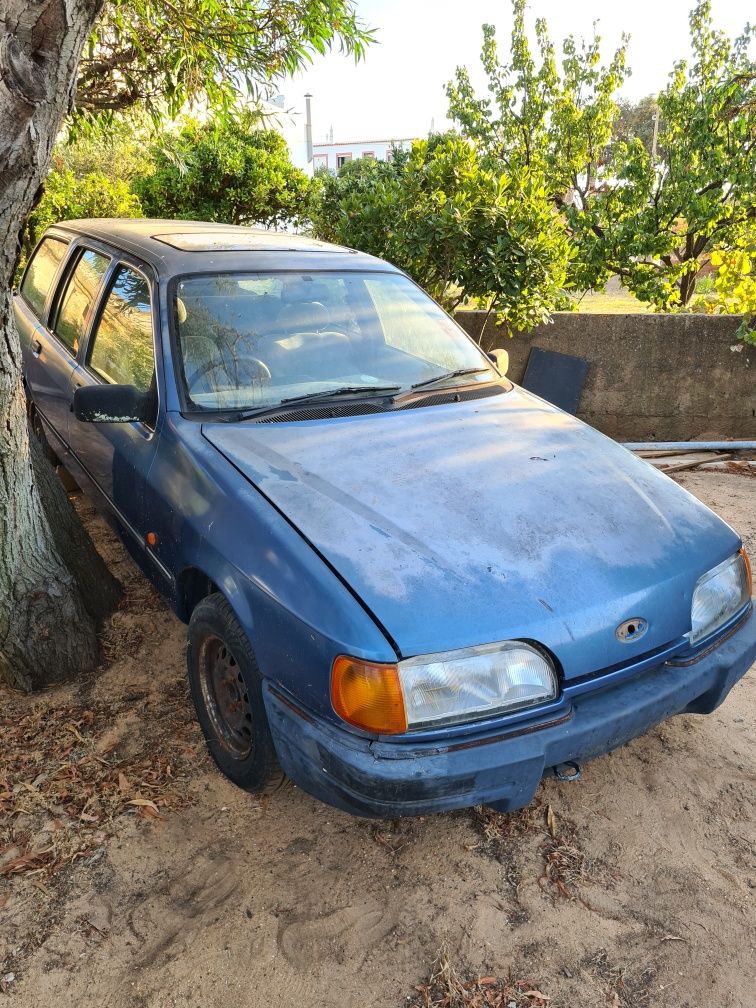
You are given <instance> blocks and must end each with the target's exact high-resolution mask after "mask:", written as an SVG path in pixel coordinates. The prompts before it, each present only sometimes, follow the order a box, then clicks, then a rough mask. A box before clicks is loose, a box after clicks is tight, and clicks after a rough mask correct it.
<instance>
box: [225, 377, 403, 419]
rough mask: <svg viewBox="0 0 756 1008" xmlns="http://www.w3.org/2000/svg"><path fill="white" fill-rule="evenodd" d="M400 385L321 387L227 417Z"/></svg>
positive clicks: (392, 389)
mask: <svg viewBox="0 0 756 1008" xmlns="http://www.w3.org/2000/svg"><path fill="white" fill-rule="evenodd" d="M401 387H402V386H401V385H342V386H341V387H340V388H335V389H323V391H322V392H307V393H306V394H305V395H301V396H291V397H290V398H288V399H281V400H280V401H279V402H277V403H267V404H266V405H264V406H258V407H257V408H256V409H248V410H242V411H241V412H239V411H238V410H236V411H235V412H234V413H233V414H232V415H231V416H230V417H229V419H231V420H234V421H239V420H251V419H252V418H253V417H256V416H262V414H264V413H274V412H275V411H276V410H279V409H282V408H285V407H287V406H291V405H293V404H294V403H301V402H314V401H316V400H320V399H336V398H338V397H339V396H345V395H357V394H358V393H360V392H368V393H378V392H398V391H399V389H400V388H401Z"/></svg>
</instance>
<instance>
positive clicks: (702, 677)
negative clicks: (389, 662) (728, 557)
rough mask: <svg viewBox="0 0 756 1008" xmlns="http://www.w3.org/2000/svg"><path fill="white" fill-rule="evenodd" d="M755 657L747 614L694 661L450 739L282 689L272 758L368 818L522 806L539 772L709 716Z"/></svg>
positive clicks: (273, 704)
mask: <svg viewBox="0 0 756 1008" xmlns="http://www.w3.org/2000/svg"><path fill="white" fill-rule="evenodd" d="M755 659H756V616H754V615H753V613H751V615H750V617H749V618H747V619H746V621H745V623H744V624H743V625H741V626H740V627H739V629H738V630H737V631H736V632H735V633H733V634H732V635H731V636H730V637H729V638H727V639H726V640H724V641H723V642H722V643H721V644H719V645H718V646H717V647H716V648H715V649H714V650H712V651H711V652H709V653H708V654H704V655H703V656H702V657H701V658H699V659H698V661H696V662H695V663H694V664H691V665H688V666H679V665H678V666H675V665H672V664H670V663H664V664H662V665H660V666H657V667H655V668H652V669H649V670H646V671H645V672H642V673H639V674H638V675H637V676H634V677H633V678H631V679H626V680H625V681H623V682H619V683H615V684H614V685H607V686H605V687H604V688H597V689H596V690H594V691H591V692H589V693H584V694H583V695H580V696H577V697H575V698H574V700H573V702H572V703H571V705H570V707H569V709H568V710H567V713H566V714H562V715H561V716H560V717H558V718H556V719H554V720H552V721H550V722H546V723H545V724H544V723H533V724H530V725H528V726H526V727H522V726H519V727H518V728H516V729H511V730H509V731H507V732H503V731H502V730H498V731H496V732H489V733H488V734H483V735H478V736H472V737H470V736H465V737H464V738H461V737H460V738H458V739H455V740H453V741H445V742H444V743H443V744H442V743H439V742H425V743H422V744H419V743H413V742H412V741H408V740H407V739H406V738H405V739H403V740H402V741H401V742H397V741H389V742H387V741H380V740H379V741H371V740H370V739H366V738H363V737H360V736H358V735H355V734H353V733H352V732H350V731H347V730H346V729H342V728H340V727H338V726H336V725H334V724H332V723H330V722H326V721H324V720H322V719H321V718H317V717H315V716H314V715H312V714H311V713H309V712H306V711H303V710H301V709H300V708H299V707H298V706H297V705H296V704H295V703H294V702H292V701H291V700H289V699H287V698H286V697H284V696H282V695H281V694H280V693H279V692H277V691H276V689H275V687H273V686H271V685H270V684H269V683H268V684H266V687H265V692H264V695H265V705H266V708H267V712H268V719H269V722H270V728H271V732H272V735H273V740H274V743H275V747H276V752H277V754H278V758H279V761H280V763H281V766H282V767H283V769H284V770H285V772H286V773H287V774H288V775H289V777H291V779H292V780H293V781H294V782H295V783H296V784H298V785H299V786H300V787H301V788H303V790H305V791H307V792H309V793H310V794H312V795H314V796H315V797H316V798H319V799H320V800H321V801H324V802H326V803H328V804H329V805H333V806H335V807H336V808H339V809H343V810H344V811H345V812H351V813H352V814H353V815H359V816H366V817H369V818H386V819H390V818H394V817H395V816H402V815H426V814H428V813H431V812H443V811H447V810H449V809H456V808H468V807H470V806H472V805H493V806H495V807H496V808H497V809H499V810H500V811H512V810H513V809H517V808H521V807H522V806H523V805H527V804H528V802H530V801H531V800H532V798H533V796H534V794H535V791H536V789H537V787H538V784H539V781H540V780H541V777H542V776H543V774H544V771H545V770H547V769H548V768H549V767H553V766H556V765H557V764H559V763H565V762H568V761H570V760H574V761H577V762H582V761H585V760H589V759H592V758H593V757H595V756H600V755H601V754H603V753H607V752H610V751H611V750H612V749H616V748H617V747H618V746H621V745H623V744H624V743H626V742H629V741H630V740H631V739H634V738H637V737H638V736H639V735H642V734H643V733H644V732H646V731H648V729H649V728H651V727H653V726H654V725H656V724H659V723H660V722H662V721H665V720H666V719H667V718H669V717H672V716H673V715H674V714H709V713H711V711H713V710H714V709H715V708H716V707H718V706H719V704H721V703H722V701H723V700H724V699H725V697H726V696H727V694H728V693H729V692H730V690H731V689H732V687H733V686H734V685H735V683H736V682H737V681H738V680H739V679H741V678H742V677H743V676H744V675H745V673H746V672H747V671H748V669H749V668H750V666H751V664H752V663H753V661H754V660H755Z"/></svg>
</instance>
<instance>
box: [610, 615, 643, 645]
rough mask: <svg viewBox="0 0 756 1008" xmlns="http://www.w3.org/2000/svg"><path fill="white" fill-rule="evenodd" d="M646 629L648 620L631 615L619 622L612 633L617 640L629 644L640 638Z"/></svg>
mask: <svg viewBox="0 0 756 1008" xmlns="http://www.w3.org/2000/svg"><path fill="white" fill-rule="evenodd" d="M646 630H648V620H644V619H643V617H642V616H633V618H632V619H628V620H625V622H624V623H620V625H619V626H618V627H617V629H616V630H615V631H614V633H615V635H616V637H617V640H620V641H622V643H623V644H630V643H632V642H633V641H637V640H640V638H641V637H642V636H643V635H644V633H645V632H646Z"/></svg>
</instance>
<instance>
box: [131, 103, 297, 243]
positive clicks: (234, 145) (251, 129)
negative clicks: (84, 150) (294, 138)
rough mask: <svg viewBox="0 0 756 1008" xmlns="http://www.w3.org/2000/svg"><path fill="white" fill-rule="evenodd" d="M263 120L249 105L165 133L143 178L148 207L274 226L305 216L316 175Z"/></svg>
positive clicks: (153, 213)
mask: <svg viewBox="0 0 756 1008" xmlns="http://www.w3.org/2000/svg"><path fill="white" fill-rule="evenodd" d="M259 127H260V120H259V118H256V117H255V115H254V114H253V113H251V112H244V113H241V114H238V115H235V116H234V117H228V118H221V119H218V120H214V121H212V122H208V123H205V124H201V123H197V122H189V123H187V124H186V125H185V126H184V128H183V129H182V130H181V131H180V132H179V133H178V134H168V135H167V136H164V137H162V138H161V142H160V144H158V145H156V146H154V147H153V149H152V162H153V166H154V167H153V170H152V172H151V173H150V174H148V175H146V176H144V177H142V178H140V179H138V180H137V183H136V189H137V192H138V194H139V196H140V198H141V201H142V206H143V208H144V212H145V214H146V215H147V216H150V217H178V218H182V219H189V220H207V221H222V222H225V223H228V224H263V225H266V226H270V227H280V226H281V225H282V224H288V223H294V222H298V221H300V220H301V219H302V218H303V216H304V215H305V214H306V210H307V201H308V196H309V185H310V180H309V179H308V177H307V176H306V175H305V173H304V172H302V171H300V170H299V169H298V168H295V167H294V165H293V164H292V163H291V159H290V157H289V148H288V146H287V144H286V141H285V140H284V139H283V137H282V136H280V135H279V134H278V133H276V132H275V131H273V130H267V129H260V128H259Z"/></svg>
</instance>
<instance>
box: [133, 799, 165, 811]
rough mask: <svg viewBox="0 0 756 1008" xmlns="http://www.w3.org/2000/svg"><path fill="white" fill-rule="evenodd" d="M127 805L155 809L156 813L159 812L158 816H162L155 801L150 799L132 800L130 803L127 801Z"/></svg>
mask: <svg viewBox="0 0 756 1008" xmlns="http://www.w3.org/2000/svg"><path fill="white" fill-rule="evenodd" d="M126 804H127V805H139V806H140V807H141V808H150V809H154V811H155V812H157V814H158V815H160V812H159V811H158V807H157V805H156V804H155V802H154V801H150V799H149V798H132V799H131V800H130V801H127V802H126Z"/></svg>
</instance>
